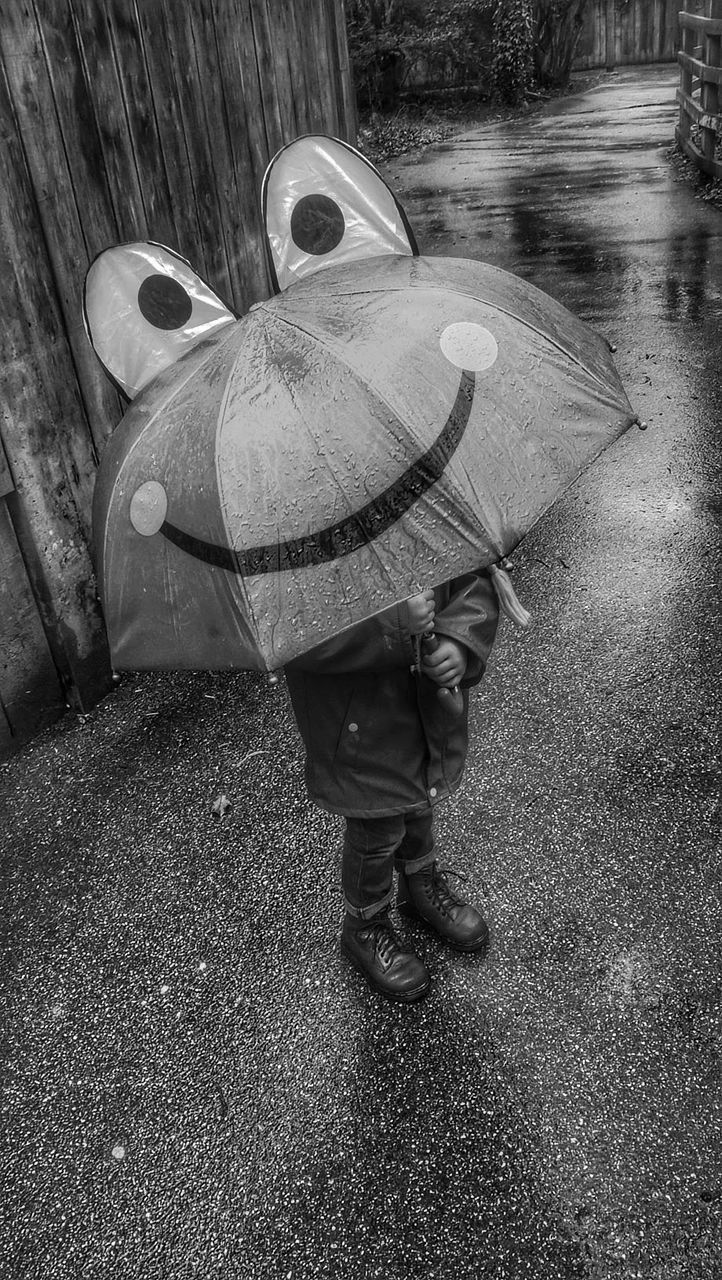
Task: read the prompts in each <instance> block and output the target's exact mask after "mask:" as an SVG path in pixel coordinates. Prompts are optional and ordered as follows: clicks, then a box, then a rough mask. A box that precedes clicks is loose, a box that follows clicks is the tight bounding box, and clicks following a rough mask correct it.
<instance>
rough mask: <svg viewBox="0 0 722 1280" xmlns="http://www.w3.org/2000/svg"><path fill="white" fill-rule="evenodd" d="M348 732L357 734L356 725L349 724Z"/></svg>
mask: <svg viewBox="0 0 722 1280" xmlns="http://www.w3.org/2000/svg"><path fill="white" fill-rule="evenodd" d="M348 731H349V733H358V725H357V724H354V723H353V721H352V722H351V724H350V725H349V727H348Z"/></svg>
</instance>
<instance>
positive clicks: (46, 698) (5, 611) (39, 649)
mask: <svg viewBox="0 0 722 1280" xmlns="http://www.w3.org/2000/svg"><path fill="white" fill-rule="evenodd" d="M64 710H65V695H64V693H63V690H62V688H61V685H60V681H59V678H58V673H57V671H56V669H55V663H54V662H53V659H52V655H51V653H50V649H49V647H48V642H47V639H46V636H45V632H44V630H43V625H42V622H41V620H40V615H39V613H38V609H37V605H36V603H35V599H34V597H33V594H32V591H31V589H30V583H29V582H28V579H27V575H26V573H25V564H24V562H23V558H22V556H21V554H20V548H19V547H18V542H17V538H16V537H15V530H14V529H13V526H12V522H11V520H10V516H9V513H8V508H7V503H5V502H2V501H0V756H2V755H7V754H8V753H9V752H10V751H12V750H15V749H16V748H17V747H19V746H21V744H22V743H23V742H26V741H27V740H28V739H29V738H31V737H32V736H33V734H35V733H37V732H38V731H39V730H40V729H44V728H45V726H46V725H48V724H51V723H52V721H53V720H56V719H57V718H58V716H59V715H61V714H62V712H63V711H64Z"/></svg>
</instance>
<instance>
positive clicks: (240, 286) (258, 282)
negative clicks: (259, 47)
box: [213, 0, 270, 313]
mask: <svg viewBox="0 0 722 1280" xmlns="http://www.w3.org/2000/svg"><path fill="white" fill-rule="evenodd" d="M213 26H214V31H215V41H216V57H217V70H218V77H219V96H220V99H221V100H222V103H223V114H224V118H225V122H226V128H227V135H228V156H229V160H228V162H229V163H230V166H231V170H232V176H233V184H232V186H231V188H230V192H229V199H230V200H231V202H232V203H233V206H234V209H235V212H236V219H235V222H232V223H231V228H230V231H229V233H228V235H227V237H226V248H227V253H228V260H229V271H230V276H231V287H232V290H233V303H234V305H235V307H236V310H237V311H238V312H239V313H243V312H245V311H246V310H247V309H248V307H249V306H250V305H251V303H253V302H257V301H258V300H259V299H260V298H265V297H268V294H269V292H270V282H269V277H268V269H267V263H266V249H265V234H264V231H263V226H262V222H261V213H260V192H261V182H262V180H263V174H264V173H265V169H266V165H267V163H268V160H269V159H270V150H269V144H268V139H267V137H266V127H265V119H264V113H263V107H262V99H261V87H260V82H259V78H258V66H257V63H256V58H255V52H254V45H253V29H252V26H251V15H250V8H249V5H248V0H216V3H215V4H214V6H213Z"/></svg>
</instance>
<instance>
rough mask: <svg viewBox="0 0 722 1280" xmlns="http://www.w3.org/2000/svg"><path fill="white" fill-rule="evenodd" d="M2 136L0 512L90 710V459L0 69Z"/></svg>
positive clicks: (96, 631) (97, 661) (102, 685)
mask: <svg viewBox="0 0 722 1280" xmlns="http://www.w3.org/2000/svg"><path fill="white" fill-rule="evenodd" d="M0 127H1V128H2V132H3V141H4V145H3V147H2V148H0V273H1V276H0V278H2V280H3V286H4V287H3V306H4V319H3V325H2V328H1V329H0V396H1V397H2V400H3V403H4V413H3V417H2V422H1V431H2V440H3V445H4V447H5V452H6V453H7V456H8V460H9V462H10V465H11V468H12V473H13V478H14V481H15V485H16V493H13V494H11V495H10V496H9V497H8V498H6V499H5V501H6V502H7V504H8V509H9V511H10V513H11V515H12V520H13V525H14V527H15V532H16V534H17V537H18V541H19V543H20V546H21V549H22V553H23V558H24V560H25V564H26V566H27V570H28V575H29V578H30V581H31V583H32V586H33V592H34V595H35V598H36V600H37V602H38V609H39V612H40V616H41V618H42V620H43V625H44V628H45V633H46V635H47V637H48V643H49V645H50V648H51V650H52V653H53V658H54V661H55V665H56V667H57V668H58V670H59V671H60V672H61V673H62V674H63V678H64V681H65V684H66V687H67V689H68V692H69V696H70V697H71V699H72V700H73V701H74V702H75V704H76V705H79V706H83V705H92V703H93V702H94V701H97V698H98V697H99V696H101V694H102V693H103V692H105V690H106V689H107V688H108V687H109V684H110V669H109V663H108V656H107V646H106V642H105V633H104V628H103V625H102V620H101V617H100V611H99V606H98V602H97V597H96V590H95V579H94V573H93V566H92V563H91V560H90V555H89V551H88V544H89V540H90V507H91V494H92V489H93V482H94V475H95V458H94V451H93V448H92V442H91V440H90V435H89V432H88V430H87V423H86V420H85V414H84V410H83V406H82V403H81V400H80V395H79V390H78V385H77V382H76V379H75V374H74V369H73V359H72V355H71V351H70V348H69V345H68V341H67V336H66V332H65V328H64V325H63V318H62V307H61V302H60V300H59V298H58V296H57V293H56V290H55V264H53V266H52V267H51V264H50V262H49V261H48V257H47V256H46V252H45V247H44V238H43V234H42V232H41V228H40V224H39V220H38V211H37V206H36V203H35V198H34V193H33V189H32V184H31V176H30V173H29V171H28V168H27V166H26V164H25V156H24V152H23V148H22V145H21V141H20V137H19V135H18V133H17V130H16V128H15V117H14V114H13V111H12V104H11V101H10V95H9V89H8V84H7V80H6V77H5V69H4V66H3V67H2V73H1V74H0Z"/></svg>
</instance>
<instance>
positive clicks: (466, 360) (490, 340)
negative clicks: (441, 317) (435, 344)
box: [439, 321, 499, 373]
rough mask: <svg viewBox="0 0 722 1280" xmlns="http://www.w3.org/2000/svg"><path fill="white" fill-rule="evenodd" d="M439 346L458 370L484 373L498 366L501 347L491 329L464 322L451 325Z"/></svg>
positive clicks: (442, 336) (448, 326) (440, 340)
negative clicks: (494, 365) (497, 361)
mask: <svg viewBox="0 0 722 1280" xmlns="http://www.w3.org/2000/svg"><path fill="white" fill-rule="evenodd" d="M439 346H440V347H441V350H442V352H443V354H444V355H445V356H446V359H447V360H449V361H450V363H451V364H453V365H455V366H456V368H457V369H468V370H469V371H470V372H471V373H483V371H484V370H485V369H490V368H491V367H492V365H493V364H496V359H497V356H498V355H499V347H498V345H497V341H496V338H495V337H494V335H493V333H492V332H491V330H490V329H485V328H484V326H483V325H481V324H472V323H471V322H470V321H462V322H460V323H458V324H450V325H447V327H446V328H445V329H444V332H443V333H442V335H441V337H440V339H439Z"/></svg>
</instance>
